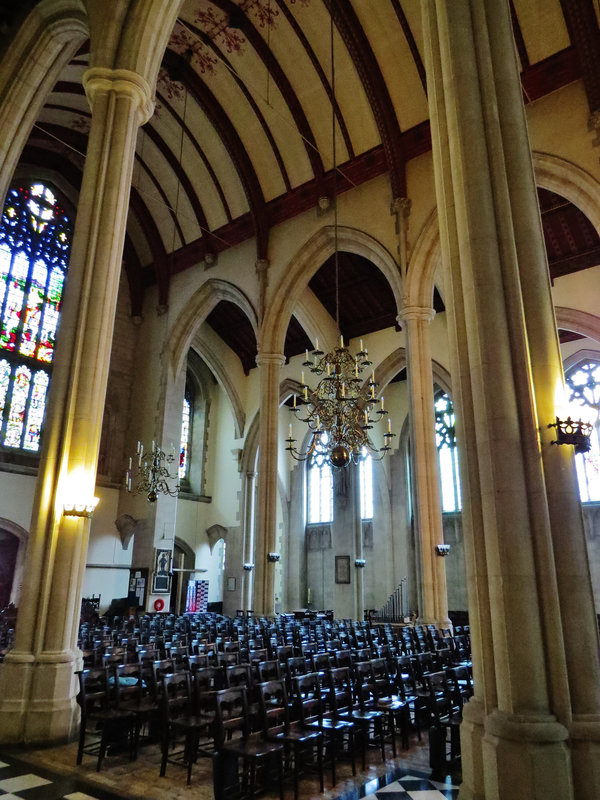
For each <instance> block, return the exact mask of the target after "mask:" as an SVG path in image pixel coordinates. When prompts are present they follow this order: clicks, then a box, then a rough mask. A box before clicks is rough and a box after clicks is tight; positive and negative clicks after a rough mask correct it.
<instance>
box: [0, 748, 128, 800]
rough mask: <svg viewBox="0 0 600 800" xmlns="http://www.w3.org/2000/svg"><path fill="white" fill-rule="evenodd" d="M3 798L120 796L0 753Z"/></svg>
mask: <svg viewBox="0 0 600 800" xmlns="http://www.w3.org/2000/svg"><path fill="white" fill-rule="evenodd" d="M0 799H1V800H118V798H117V795H114V794H111V793H110V792H105V791H103V790H101V789H96V788H95V787H89V786H86V785H85V784H84V783H82V782H81V781H78V780H76V779H75V778H70V777H66V776H59V775H53V774H51V773H49V772H48V771H46V770H43V769H39V768H38V767H31V765H29V764H26V763H24V762H22V761H19V760H18V758H14V757H12V756H11V755H10V754H9V755H7V754H6V753H4V754H2V755H0Z"/></svg>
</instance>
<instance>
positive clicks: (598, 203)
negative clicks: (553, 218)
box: [533, 153, 600, 235]
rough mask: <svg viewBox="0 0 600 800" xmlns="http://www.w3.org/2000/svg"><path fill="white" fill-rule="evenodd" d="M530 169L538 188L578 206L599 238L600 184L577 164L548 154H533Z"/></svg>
mask: <svg viewBox="0 0 600 800" xmlns="http://www.w3.org/2000/svg"><path fill="white" fill-rule="evenodd" d="M533 166H534V170H535V182H536V184H537V186H541V187H542V188H544V189H549V190H550V191H551V192H556V193H557V194H560V195H561V196H562V197H564V198H566V199H567V200H569V201H570V202H571V203H573V205H575V206H577V208H578V209H579V210H580V211H581V212H583V213H584V214H585V216H586V217H587V218H588V219H589V221H590V222H591V223H592V225H593V226H594V228H595V229H596V231H597V232H598V234H599V235H600V183H599V182H598V181H597V180H596V179H595V178H594V177H592V176H591V175H590V174H589V173H588V172H586V171H585V170H584V169H582V168H581V167H579V166H577V164H573V162H571V161H567V160H566V159H564V158H559V157H558V156H554V155H551V154H550V153H533Z"/></svg>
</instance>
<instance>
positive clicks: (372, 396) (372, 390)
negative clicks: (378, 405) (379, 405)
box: [371, 386, 375, 400]
mask: <svg viewBox="0 0 600 800" xmlns="http://www.w3.org/2000/svg"><path fill="white" fill-rule="evenodd" d="M371 400H375V387H374V386H371Z"/></svg>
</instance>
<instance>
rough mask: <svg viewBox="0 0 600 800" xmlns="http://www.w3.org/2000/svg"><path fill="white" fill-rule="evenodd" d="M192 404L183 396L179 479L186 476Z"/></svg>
mask: <svg viewBox="0 0 600 800" xmlns="http://www.w3.org/2000/svg"><path fill="white" fill-rule="evenodd" d="M191 408H192V405H191V403H190V400H189V398H188V397H184V398H183V412H182V414H181V446H180V448H179V479H180V480H183V479H184V478H187V474H188V466H189V447H190V418H191Z"/></svg>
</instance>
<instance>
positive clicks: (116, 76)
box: [83, 67, 154, 125]
mask: <svg viewBox="0 0 600 800" xmlns="http://www.w3.org/2000/svg"><path fill="white" fill-rule="evenodd" d="M83 88H84V89H85V93H86V96H87V99H88V102H89V104H90V106H91V108H92V109H93V107H94V102H95V100H96V95H97V94H99V93H102V92H104V93H108V92H115V93H116V94H120V95H125V96H129V97H130V98H131V99H132V100H133V101H134V102H135V103H136V104H137V107H138V113H139V116H140V120H139V124H140V125H143V124H144V123H145V122H148V120H149V119H150V117H151V116H152V114H153V113H154V100H153V98H152V91H151V89H150V84H149V83H148V81H147V80H146V79H145V78H144V77H143V76H142V75H140V74H139V73H137V72H133V71H132V70H130V69H108V68H107V67H91V68H90V69H88V70H86V71H85V72H84V73H83Z"/></svg>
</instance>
